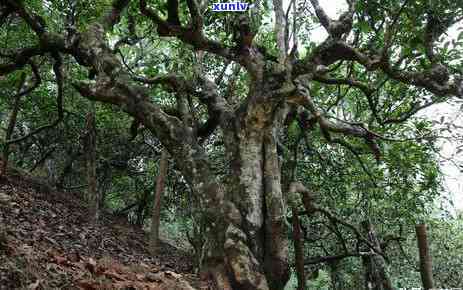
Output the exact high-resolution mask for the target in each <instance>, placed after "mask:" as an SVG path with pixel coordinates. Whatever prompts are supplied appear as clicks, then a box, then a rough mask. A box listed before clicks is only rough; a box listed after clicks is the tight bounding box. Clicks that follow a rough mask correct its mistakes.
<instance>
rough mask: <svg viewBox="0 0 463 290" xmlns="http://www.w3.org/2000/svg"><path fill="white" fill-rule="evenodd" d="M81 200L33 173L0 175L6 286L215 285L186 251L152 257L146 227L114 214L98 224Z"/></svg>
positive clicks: (0, 256)
mask: <svg viewBox="0 0 463 290" xmlns="http://www.w3.org/2000/svg"><path fill="white" fill-rule="evenodd" d="M82 204H83V203H82V201H81V200H80V199H79V198H78V196H77V195H73V194H70V193H58V192H55V191H53V190H52V189H51V188H49V187H48V186H47V185H46V184H43V183H41V182H40V180H37V179H34V178H33V177H30V176H29V177H28V176H23V175H21V174H10V175H9V176H8V178H3V179H2V180H0V289H1V290H3V289H8V290H10V289H166V290H174V289H209V286H208V285H207V284H208V283H207V282H205V281H200V280H199V279H198V278H197V276H196V275H194V274H191V272H192V265H191V258H190V257H189V256H188V255H187V254H186V253H184V252H182V251H180V250H178V249H176V248H173V247H172V246H170V245H168V244H162V249H161V250H160V252H159V255H157V256H155V257H152V256H150V255H149V253H148V252H147V241H146V238H145V236H144V234H143V232H142V231H141V230H139V229H134V228H133V227H132V226H130V225H128V224H127V223H125V222H124V221H121V220H120V219H119V220H117V219H115V218H113V217H111V216H108V215H105V216H104V217H103V218H102V221H101V222H100V224H98V225H97V226H92V225H90V224H89V223H87V219H86V210H85V207H84V206H83V205H82ZM191 285H193V287H192V286H191Z"/></svg>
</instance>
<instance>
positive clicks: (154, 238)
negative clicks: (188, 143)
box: [150, 149, 168, 255]
mask: <svg viewBox="0 0 463 290" xmlns="http://www.w3.org/2000/svg"><path fill="white" fill-rule="evenodd" d="M167 158H168V153H167V151H166V150H165V149H163V150H162V153H161V159H160V161H159V172H158V175H157V177H156V191H155V193H154V201H153V215H152V217H151V231H150V252H151V254H152V255H155V254H156V253H157V250H158V245H159V224H160V217H161V201H162V193H163V191H164V184H165V179H166V175H167V165H168V159H167Z"/></svg>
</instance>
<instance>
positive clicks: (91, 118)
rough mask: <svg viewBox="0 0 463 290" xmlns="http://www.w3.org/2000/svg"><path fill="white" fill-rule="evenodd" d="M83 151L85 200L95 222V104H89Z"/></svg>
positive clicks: (96, 189) (90, 215) (97, 210)
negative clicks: (84, 160) (84, 153)
mask: <svg viewBox="0 0 463 290" xmlns="http://www.w3.org/2000/svg"><path fill="white" fill-rule="evenodd" d="M85 149H86V150H85V151H86V155H87V156H86V157H87V158H86V163H87V164H86V165H87V183H88V188H87V200H88V212H89V218H90V221H91V222H93V223H96V222H97V221H98V218H99V201H100V197H99V193H98V188H97V177H96V120H95V104H94V103H93V102H92V103H91V104H90V111H89V112H88V113H87V116H86V135H85Z"/></svg>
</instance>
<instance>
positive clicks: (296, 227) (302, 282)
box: [292, 207, 306, 290]
mask: <svg viewBox="0 0 463 290" xmlns="http://www.w3.org/2000/svg"><path fill="white" fill-rule="evenodd" d="M292 211H293V220H292V222H293V241H294V252H295V260H296V274H297V290H305V287H306V278H305V270H304V243H303V240H302V232H301V224H300V221H299V215H298V212H297V209H296V208H295V207H293V208H292Z"/></svg>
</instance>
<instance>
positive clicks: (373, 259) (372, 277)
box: [362, 221, 393, 290]
mask: <svg viewBox="0 0 463 290" xmlns="http://www.w3.org/2000/svg"><path fill="white" fill-rule="evenodd" d="M362 228H363V230H364V233H365V235H366V237H367V239H368V241H369V242H370V243H371V244H372V245H373V246H374V247H375V248H376V249H377V250H378V251H379V250H380V249H381V248H380V244H379V240H378V238H377V237H376V233H375V231H374V229H373V225H372V224H371V223H370V222H369V221H364V222H362ZM368 251H369V252H371V255H368V256H363V257H362V262H363V267H364V271H365V289H367V290H393V287H392V283H391V281H390V279H389V276H388V274H387V272H386V261H385V260H384V258H383V257H382V256H380V255H378V254H376V253H373V250H372V249H368Z"/></svg>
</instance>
